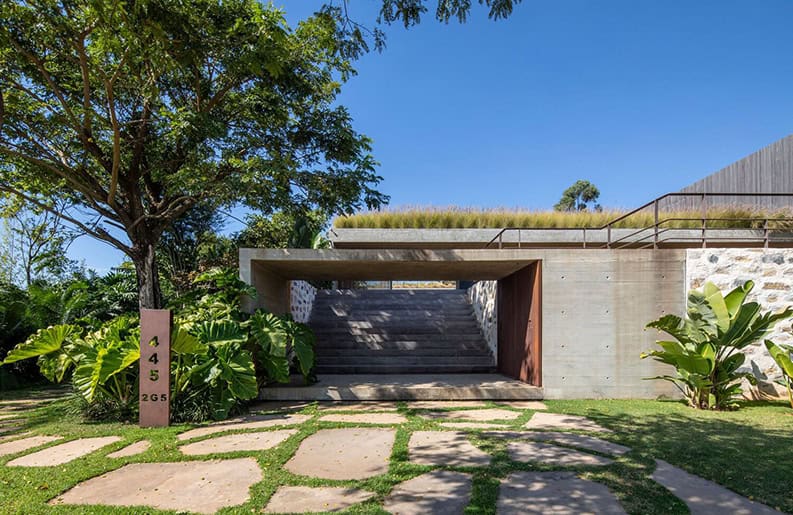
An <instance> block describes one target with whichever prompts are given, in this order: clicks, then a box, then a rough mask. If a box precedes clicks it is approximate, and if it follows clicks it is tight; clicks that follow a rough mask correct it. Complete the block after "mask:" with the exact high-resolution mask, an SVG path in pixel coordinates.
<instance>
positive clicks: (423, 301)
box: [309, 290, 495, 374]
mask: <svg viewBox="0 0 793 515" xmlns="http://www.w3.org/2000/svg"><path fill="white" fill-rule="evenodd" d="M309 325H310V326H311V328H312V329H313V330H314V332H315V333H316V335H317V349H316V351H317V373H320V374H435V373H437V374H459V373H489V372H494V371H495V364H494V362H493V357H492V355H491V354H490V350H489V349H488V348H487V344H486V343H485V340H484V337H483V336H482V333H481V330H480V328H479V323H478V322H477V320H476V316H475V315H474V312H473V308H472V307H471V304H470V303H469V302H468V298H467V297H466V294H465V291H464V290H322V291H319V292H317V297H316V299H315V300H314V307H313V310H312V313H311V320H310V322H309Z"/></svg>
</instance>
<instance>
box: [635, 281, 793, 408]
mask: <svg viewBox="0 0 793 515" xmlns="http://www.w3.org/2000/svg"><path fill="white" fill-rule="evenodd" d="M753 287H754V283H753V282H752V281H747V282H746V283H745V284H744V285H743V286H740V287H738V288H735V289H734V290H732V291H731V292H730V293H729V294H727V295H726V296H723V295H722V293H721V291H720V290H719V289H718V288H717V287H716V286H715V285H714V284H712V283H710V282H709V283H706V284H705V286H704V287H703V289H702V291H692V292H690V293H689V296H688V310H687V318H680V317H679V316H677V315H666V316H664V317H661V318H659V319H658V320H655V321H652V322H650V323H649V324H647V327H652V328H654V329H658V330H660V331H664V332H666V333H667V334H669V335H670V336H672V337H673V338H674V339H675V340H674V341H658V342H657V344H658V346H660V347H661V350H654V351H650V352H646V353H643V354H642V355H641V357H642V359H644V358H647V357H652V358H654V359H655V360H656V361H660V362H662V363H666V364H668V365H672V366H673V367H675V370H676V373H677V374H676V375H675V376H668V375H665V376H659V377H653V378H650V379H662V380H665V381H671V382H672V383H674V384H675V385H676V386H677V387H678V388H679V389H680V390H681V391H682V392H683V394H684V395H685V397H686V399H687V400H688V403H689V405H690V406H692V407H694V408H698V409H715V410H723V409H729V408H734V407H736V406H737V405H736V403H735V399H736V397H738V396H739V395H740V394H741V393H742V389H741V384H740V380H741V379H746V380H748V381H750V382H754V381H755V377H754V375H752V374H751V373H750V372H741V371H740V368H741V366H742V365H743V363H744V360H745V355H744V354H742V353H741V350H742V349H744V348H746V347H747V346H749V345H751V344H752V343H755V342H757V341H759V340H761V339H762V338H763V336H764V335H765V334H767V333H768V332H769V331H771V330H772V329H773V328H774V325H776V323H777V322H780V321H782V320H786V319H788V318H790V317H791V316H793V308H787V309H785V310H784V311H781V312H779V313H771V312H766V313H760V309H761V308H760V305H759V304H758V303H756V302H746V297H747V295H748V294H749V292H750V291H751V290H752V288H753Z"/></svg>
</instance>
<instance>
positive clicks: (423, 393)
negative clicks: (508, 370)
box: [259, 374, 543, 401]
mask: <svg viewBox="0 0 793 515" xmlns="http://www.w3.org/2000/svg"><path fill="white" fill-rule="evenodd" d="M318 379H319V382H317V383H315V384H312V385H308V386H305V385H303V379H302V378H301V377H298V376H293V378H292V381H291V382H290V383H289V384H275V385H270V386H267V387H266V388H263V389H262V390H261V392H260V393H259V399H261V400H268V401H396V400H480V399H491V400H536V399H542V398H543V389H542V388H540V387H537V386H531V385H528V384H526V383H522V382H520V381H516V380H514V379H510V378H508V377H506V376H502V375H500V374H415V375H385V374H384V375H353V374H348V375H320V376H319V378H318Z"/></svg>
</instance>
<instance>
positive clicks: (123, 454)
mask: <svg viewBox="0 0 793 515" xmlns="http://www.w3.org/2000/svg"><path fill="white" fill-rule="evenodd" d="M149 447H151V442H150V441H148V440H141V441H140V442H135V443H132V444H129V445H127V446H126V447H124V448H122V449H119V450H117V451H116V452H111V453H110V454H108V455H107V457H108V458H128V457H130V456H136V455H138V454H143V453H144V452H146V451H148V450H149Z"/></svg>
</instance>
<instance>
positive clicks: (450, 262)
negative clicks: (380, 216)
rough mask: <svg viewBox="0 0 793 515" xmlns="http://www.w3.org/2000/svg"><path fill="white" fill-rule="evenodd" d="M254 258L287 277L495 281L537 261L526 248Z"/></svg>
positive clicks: (262, 253) (262, 254) (294, 252)
mask: <svg viewBox="0 0 793 515" xmlns="http://www.w3.org/2000/svg"><path fill="white" fill-rule="evenodd" d="M246 260H250V263H251V266H252V267H254V268H264V269H266V270H268V271H270V272H272V273H275V274H277V275H279V276H281V277H282V278H284V279H303V280H356V281H363V280H432V279H437V280H495V279H501V278H502V277H506V276H508V275H510V274H512V273H513V272H516V271H518V270H520V269H521V268H523V267H525V266H527V265H529V264H531V263H532V262H534V261H536V260H537V259H536V255H535V256H532V255H531V253H530V251H528V250H427V249H422V250H418V249H389V250H374V249H372V250H369V249H357V250H348V249H329V250H311V249H241V250H240V261H241V264H242V262H244V261H246Z"/></svg>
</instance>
